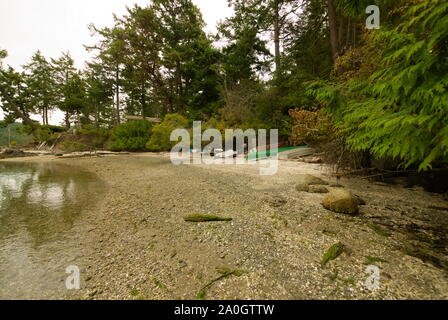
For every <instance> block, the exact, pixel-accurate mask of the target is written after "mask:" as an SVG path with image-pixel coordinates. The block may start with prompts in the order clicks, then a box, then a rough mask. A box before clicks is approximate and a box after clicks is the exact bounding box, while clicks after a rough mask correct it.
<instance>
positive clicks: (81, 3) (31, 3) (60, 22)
mask: <svg viewBox="0 0 448 320" xmlns="http://www.w3.org/2000/svg"><path fill="white" fill-rule="evenodd" d="M149 2H150V1H148V0H0V48H1V49H6V50H7V51H8V58H7V59H6V60H5V64H6V65H8V64H9V65H11V66H13V67H14V68H16V69H20V66H22V65H24V64H26V63H28V61H29V60H30V58H31V56H32V55H33V53H34V52H35V51H37V50H41V51H42V53H43V54H44V55H45V56H46V57H52V58H57V57H59V56H60V55H61V53H62V52H66V51H69V52H70V54H71V55H72V57H73V58H74V59H75V61H76V65H77V67H78V68H82V67H83V66H84V62H85V61H86V60H89V57H90V56H89V54H88V53H87V52H86V51H85V49H84V47H83V45H84V44H87V45H88V44H93V43H95V40H94V39H92V37H91V35H90V32H89V30H88V28H87V25H88V24H90V23H94V24H95V25H97V26H99V27H104V26H112V25H113V18H112V14H113V13H116V14H117V15H118V16H120V15H122V14H124V13H125V12H126V8H125V7H126V6H129V7H131V6H133V5H134V3H137V4H139V5H141V6H146V5H147V4H148V3H149ZM193 2H194V3H195V4H196V5H197V6H198V7H199V8H200V9H201V11H202V14H203V16H204V20H205V22H206V23H207V29H206V30H207V32H215V31H216V29H215V26H216V23H217V22H218V21H219V20H223V19H224V18H226V17H228V16H230V15H231V13H232V10H231V8H229V7H228V6H227V0H193ZM1 113H2V112H1V110H0V119H1V118H2V114H1ZM59 121H60V115H58V114H55V115H54V116H53V117H52V118H51V122H52V123H54V124H57V123H58V122H59Z"/></svg>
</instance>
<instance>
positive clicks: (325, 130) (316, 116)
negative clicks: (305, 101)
mask: <svg viewBox="0 0 448 320" xmlns="http://www.w3.org/2000/svg"><path fill="white" fill-rule="evenodd" d="M289 114H290V116H291V117H292V119H293V128H292V134H291V137H290V143H291V144H292V145H304V144H308V145H315V144H322V143H326V142H328V141H330V140H332V139H334V138H335V136H336V133H335V130H334V129H333V126H332V125H331V122H330V120H329V118H328V117H327V116H326V115H325V114H324V113H323V112H322V111H308V110H303V109H295V110H290V111H289Z"/></svg>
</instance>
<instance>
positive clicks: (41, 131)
mask: <svg viewBox="0 0 448 320" xmlns="http://www.w3.org/2000/svg"><path fill="white" fill-rule="evenodd" d="M22 130H23V132H28V133H30V132H31V129H30V128H29V127H28V126H24V127H23V129H22ZM65 131H67V128H64V127H60V126H53V125H47V124H46V125H38V126H37V129H36V130H35V132H34V140H35V141H36V142H38V143H42V142H46V143H48V144H51V143H54V142H55V141H56V139H57V137H58V136H59V135H60V134H61V133H63V132H65Z"/></svg>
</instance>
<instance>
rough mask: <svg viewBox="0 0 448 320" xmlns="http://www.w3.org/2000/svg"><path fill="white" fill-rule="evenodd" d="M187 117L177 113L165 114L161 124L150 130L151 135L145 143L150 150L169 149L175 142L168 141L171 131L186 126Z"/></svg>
mask: <svg viewBox="0 0 448 320" xmlns="http://www.w3.org/2000/svg"><path fill="white" fill-rule="evenodd" d="M187 127H188V119H186V118H185V117H183V116H181V115H179V114H176V113H174V114H167V115H166V116H165V119H164V120H163V122H162V123H161V124H158V125H156V126H155V127H154V129H153V130H152V137H151V139H150V140H149V141H148V143H147V144H146V148H147V149H148V150H150V151H169V150H171V148H172V147H173V146H174V145H176V144H177V142H172V141H170V137H171V132H173V131H174V130H176V129H178V128H187Z"/></svg>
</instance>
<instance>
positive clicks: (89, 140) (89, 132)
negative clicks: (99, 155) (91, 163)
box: [76, 126, 110, 149]
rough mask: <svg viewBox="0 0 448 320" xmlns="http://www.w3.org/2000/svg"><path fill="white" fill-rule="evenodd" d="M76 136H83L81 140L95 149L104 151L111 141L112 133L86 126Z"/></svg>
mask: <svg viewBox="0 0 448 320" xmlns="http://www.w3.org/2000/svg"><path fill="white" fill-rule="evenodd" d="M76 136H81V139H82V140H83V141H85V142H86V144H87V145H89V146H91V147H92V148H94V149H103V148H104V147H105V146H106V145H107V142H108V141H109V138H110V131H109V130H108V129H104V128H93V127H91V126H85V127H83V128H82V129H78V130H77V131H76Z"/></svg>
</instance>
